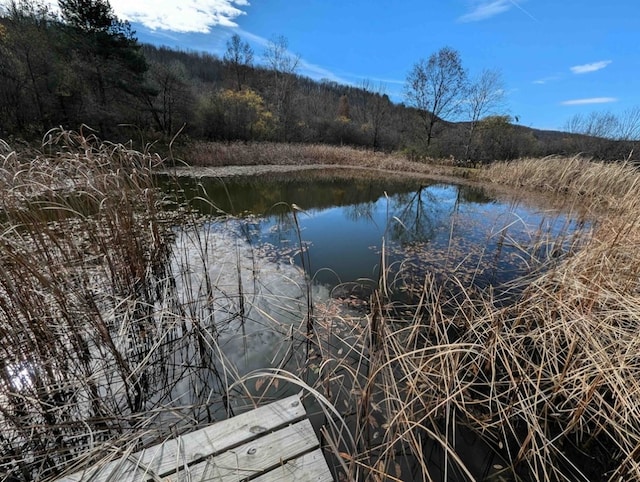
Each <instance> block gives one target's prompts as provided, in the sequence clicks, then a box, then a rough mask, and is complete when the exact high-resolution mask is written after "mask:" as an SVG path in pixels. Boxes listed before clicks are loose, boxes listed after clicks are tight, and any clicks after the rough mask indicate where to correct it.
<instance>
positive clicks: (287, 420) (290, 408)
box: [59, 395, 306, 482]
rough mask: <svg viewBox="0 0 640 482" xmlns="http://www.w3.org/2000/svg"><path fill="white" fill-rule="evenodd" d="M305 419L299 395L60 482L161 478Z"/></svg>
mask: <svg viewBox="0 0 640 482" xmlns="http://www.w3.org/2000/svg"><path fill="white" fill-rule="evenodd" d="M305 417H306V412H305V410H304V406H303V405H302V402H301V400H300V397H299V396H298V395H292V396H290V397H288V398H285V399H283V400H279V401H276V402H274V403H271V404H269V405H265V406H263V407H259V408H256V409H255V410H251V411H249V412H245V413H243V414H241V415H238V416H236V417H232V418H229V419H227V420H222V421H220V422H217V423H214V424H213V425H210V426H208V427H205V428H202V429H200V430H196V431H194V432H191V433H188V434H186V435H182V436H179V437H177V438H175V439H171V440H168V441H166V442H164V443H162V444H160V445H157V446H153V447H150V448H148V449H145V450H142V451H141V452H138V453H136V454H132V455H129V456H128V457H126V458H122V459H119V460H115V461H112V462H109V463H107V464H104V465H102V466H100V467H96V466H92V467H87V468H86V469H85V470H82V471H79V472H75V473H74V474H72V475H70V476H67V477H65V478H62V479H60V480H59V482H80V481H82V482H88V481H91V482H107V481H112V480H117V481H122V482H138V481H140V480H149V479H153V478H158V477H160V478H162V477H166V476H167V475H170V474H172V473H174V472H175V471H176V470H177V469H180V468H181V467H186V466H187V465H190V464H193V463H194V462H197V461H199V460H201V459H204V458H205V457H209V456H211V455H215V454H220V453H223V452H225V451H227V450H229V449H232V448H233V447H236V446H238V445H241V444H243V443H246V442H248V441H251V440H253V439H254V438H256V437H258V436H260V435H262V434H263V433H265V432H270V431H274V430H278V429H280V428H282V427H286V426H288V425H290V424H291V423H295V422H298V421H300V420H302V419H304V418H305Z"/></svg>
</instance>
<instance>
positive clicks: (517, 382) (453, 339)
mask: <svg viewBox="0 0 640 482" xmlns="http://www.w3.org/2000/svg"><path fill="white" fill-rule="evenodd" d="M482 175H483V176H485V177H486V178H489V179H491V180H494V181H496V182H504V183H509V184H511V185H514V186H516V187H521V186H526V187H531V188H534V189H535V188H537V189H540V188H544V189H549V190H552V191H557V192H563V193H565V194H566V195H569V196H578V197H580V198H581V199H583V201H584V202H585V203H588V204H589V205H592V207H593V208H594V209H596V210H597V212H599V213H600V215H601V216H602V213H603V212H606V216H604V217H602V218H601V219H598V220H596V222H595V223H594V227H593V229H592V232H591V234H590V235H586V234H585V237H584V238H583V240H582V244H581V245H580V249H578V250H575V251H572V252H571V253H570V254H569V255H568V256H567V257H566V258H565V259H563V260H562V261H560V262H559V263H554V264H553V265H550V266H551V267H550V269H547V270H546V271H545V270H543V271H542V272H540V273H539V274H538V275H537V276H536V277H535V278H533V279H531V278H529V279H528V280H527V284H526V285H525V286H523V291H522V294H521V295H520V296H519V298H518V299H517V300H516V301H515V302H513V303H511V304H509V305H507V306H504V305H503V304H501V303H496V302H495V300H494V299H493V295H492V293H493V291H492V290H487V291H486V292H483V293H478V291H477V290H476V289H474V288H473V287H472V286H469V285H466V284H463V283H460V288H461V289H460V291H459V292H458V296H456V297H455V298H453V299H452V298H449V296H448V295H447V291H446V290H443V284H442V282H441V281H438V282H436V281H435V279H436V278H435V276H433V275H428V276H427V277H426V279H425V280H424V282H423V284H421V285H417V286H415V285H414V286H412V287H410V289H412V290H413V292H414V294H415V299H416V300H417V301H416V302H415V303H413V304H412V305H402V306H399V305H398V304H397V303H393V302H391V300H390V298H388V296H386V294H387V293H388V292H389V290H390V289H391V288H390V281H389V280H387V279H386V278H385V277H384V276H383V277H382V278H381V280H380V285H379V289H378V290H377V291H376V293H374V297H373V299H372V301H371V304H370V310H369V311H368V313H367V315H366V322H365V323H361V322H360V323H358V322H357V318H353V317H347V316H345V315H342V316H341V315H334V316H332V317H331V316H330V317H328V318H327V319H326V320H325V322H326V323H327V325H326V332H327V333H330V334H331V337H330V339H329V340H330V342H327V341H326V340H325V344H324V345H322V344H321V346H323V347H324V352H323V356H322V360H323V362H322V364H321V365H320V366H319V371H320V377H319V382H318V383H319V386H323V387H324V388H325V391H326V392H327V393H329V394H331V396H332V400H333V401H334V402H335V403H336V404H338V405H339V406H340V407H341V408H342V410H343V411H344V413H348V414H351V417H350V424H351V426H352V427H353V433H354V434H356V436H357V443H358V450H357V451H356V452H355V453H353V452H350V453H346V454H345V453H344V452H343V453H342V455H341V456H342V458H343V461H344V462H346V464H347V465H348V467H349V468H348V470H346V471H345V472H344V473H343V477H345V478H346V479H349V480H352V479H355V478H359V479H361V480H545V481H556V480H566V481H587V480H610V481H623V480H624V481H628V480H640V463H639V462H638V460H639V457H638V454H639V453H640V424H639V423H638V420H640V408H639V407H640V357H639V356H638V353H639V349H640V324H639V323H640V311H639V310H640V254H639V253H638V250H637V246H638V243H639V242H640V230H639V226H638V218H639V217H640V201H639V196H638V195H637V192H636V188H637V186H638V183H640V173H638V172H637V170H635V169H633V168H632V167H631V166H630V165H628V164H627V163H620V164H615V163H612V164H601V163H591V162H589V161H585V160H581V159H576V158H573V159H545V160H538V161H537V162H536V161H534V160H525V161H516V162H513V163H509V164H502V165H496V166H493V167H490V168H488V169H486V170H485V171H484V172H483V174H482ZM605 207H606V208H607V209H606V211H605V210H604V208H605ZM542 261H543V260H542ZM449 282H452V283H456V282H457V280H456V279H455V278H452V275H451V276H449ZM460 293H462V296H459V294H460ZM319 343H322V342H319ZM469 439H472V440H473V441H472V442H469V441H468V440H469ZM335 440H336V441H335V442H334V443H333V445H335V446H339V445H340V443H341V442H343V443H344V438H343V437H342V435H341V434H336V435H335ZM345 446H346V444H345ZM345 451H346V450H345Z"/></svg>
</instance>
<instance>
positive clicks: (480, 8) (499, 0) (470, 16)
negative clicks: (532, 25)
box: [458, 0, 538, 22]
mask: <svg viewBox="0 0 640 482" xmlns="http://www.w3.org/2000/svg"><path fill="white" fill-rule="evenodd" d="M525 1H526V0H471V3H472V5H473V8H472V9H471V11H470V12H468V13H466V14H464V15H462V16H461V17H458V21H459V22H478V21H480V20H486V19H488V18H491V17H494V16H496V15H499V14H501V13H504V12H506V11H508V10H510V9H511V8H512V7H515V8H517V9H518V10H520V11H521V12H522V13H524V14H525V15H526V16H527V17H529V18H530V19H532V20H535V21H536V22H537V21H538V19H537V18H535V17H534V16H533V15H531V13H530V12H529V11H528V10H525V9H524V8H523V7H522V5H520V4H521V3H522V2H525Z"/></svg>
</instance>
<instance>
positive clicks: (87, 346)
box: [0, 131, 640, 481]
mask: <svg viewBox="0 0 640 482" xmlns="http://www.w3.org/2000/svg"><path fill="white" fill-rule="evenodd" d="M46 139H47V141H46V142H45V144H44V145H43V148H42V150H41V151H40V152H32V153H27V154H25V153H22V154H19V153H16V152H14V151H12V150H11V149H10V148H9V146H6V145H5V144H2V145H0V155H1V156H2V157H1V158H0V162H1V164H0V183H1V186H0V193H2V198H1V199H0V221H1V223H2V231H1V235H0V263H1V267H0V331H1V334H2V337H1V339H2V343H1V345H0V350H2V362H1V363H2V367H1V368H2V369H1V370H0V426H1V429H2V430H1V431H0V472H1V473H4V474H7V475H6V477H5V479H6V480H12V481H13V480H20V481H22V480H25V481H26V480H47V479H51V478H54V477H55V476H57V475H59V474H61V473H65V472H66V473H69V472H71V471H73V470H74V469H76V468H79V467H83V466H85V465H86V464H88V463H93V462H100V461H105V460H107V459H108V458H110V457H118V456H121V455H122V454H123V450H122V449H118V448H117V447H122V446H126V447H127V449H125V451H124V452H130V451H132V450H135V449H137V448H140V447H142V446H144V445H149V444H153V443H156V442H160V441H162V440H163V439H165V438H167V437H170V436H174V435H177V434H179V433H182V432H184V431H186V430H190V429H192V428H194V427H195V426H196V425H198V424H199V423H206V422H210V421H214V420H215V419H217V418H219V417H220V416H225V415H231V414H233V412H234V409H235V405H234V403H233V399H234V398H237V399H239V398H240V397H241V396H245V395H248V396H249V397H250V398H252V399H253V400H254V402H255V403H258V402H259V401H260V400H262V399H263V397H271V396H277V394H278V393H280V392H281V391H282V389H283V387H285V386H289V387H293V389H295V390H299V389H300V388H302V389H303V390H304V391H305V393H306V394H307V395H308V396H309V397H308V398H309V399H310V400H314V402H315V403H317V404H318V405H319V406H320V407H321V408H322V413H323V414H324V420H325V423H323V424H321V425H322V426H321V427H320V428H319V431H320V434H321V436H322V440H323V442H324V445H325V447H326V450H327V454H331V457H332V458H331V460H332V465H333V468H334V471H335V474H336V479H337V480H373V481H375V480H381V481H382V480H496V481H497V480H548V481H556V480H568V481H569V480H571V481H573V480H575V481H582V480H611V481H622V480H640V463H639V462H638V460H640V457H639V454H640V424H638V420H640V413H639V410H640V409H639V408H638V407H640V400H639V397H640V357H639V356H638V353H639V348H640V346H639V345H640V326H639V323H640V313H639V310H640V254H639V253H638V250H637V248H636V246H638V244H639V243H640V231H639V229H638V222H639V221H638V219H639V218H640V216H639V215H640V206H639V201H638V198H639V197H638V196H637V193H636V192H635V191H636V188H637V186H638V185H639V183H640V175H638V173H637V172H636V171H635V170H634V169H633V168H631V166H629V165H628V164H624V163H622V164H606V165H605V164H597V163H591V162H589V161H584V160H580V159H576V158H574V159H545V160H538V161H537V162H536V161H534V160H526V161H518V162H513V163H509V164H501V165H495V166H491V167H489V168H486V169H483V170H479V171H478V174H477V175H478V176H480V177H482V178H484V179H486V180H488V181H490V182H496V183H504V184H507V185H511V186H514V187H516V188H518V189H522V188H523V187H525V188H529V187H530V188H532V189H541V188H542V189H545V190H548V191H549V192H556V193H560V194H563V195H565V196H569V197H571V198H572V199H574V200H575V199H579V201H578V202H579V203H580V204H583V205H588V206H591V207H592V208H593V213H594V216H595V215H596V214H597V215H598V216H601V217H600V218H599V219H595V223H594V224H593V228H592V229H591V230H590V231H585V232H584V235H583V237H582V238H581V239H579V240H576V242H575V243H571V246H572V247H573V248H575V249H571V250H570V251H569V252H567V253H565V255H564V257H562V258H561V259H557V258H555V255H554V252H555V251H554V250H548V251H544V250H540V249H539V246H533V247H531V249H532V250H533V251H531V252H530V253H529V258H530V259H532V260H533V259H534V258H535V259H537V260H538V263H539V266H542V267H544V268H545V269H540V270H539V271H537V272H536V274H535V276H530V277H528V278H527V279H526V280H523V281H522V283H523V284H522V286H520V287H519V290H518V293H519V295H518V297H517V299H515V300H512V302H511V303H509V304H505V303H504V302H503V300H498V299H496V297H495V295H494V291H493V290H492V289H491V288H487V289H486V290H484V291H480V290H478V289H477V288H476V287H474V286H473V285H471V284H469V283H468V282H467V281H466V280H463V279H459V278H456V275H455V273H453V272H449V273H447V272H444V273H428V274H427V275H426V276H425V277H423V278H422V279H417V278H416V277H415V276H412V275H411V276H406V277H402V276H401V275H398V274H397V273H394V275H393V276H392V271H391V268H389V267H388V266H387V253H386V251H385V249H383V251H382V253H381V259H380V265H381V268H382V269H381V270H380V271H381V276H380V279H379V280H378V281H377V289H376V290H374V292H373V294H372V296H371V298H370V299H369V300H367V303H366V305H365V307H366V308H365V309H364V311H363V308H362V307H361V308H360V310H358V311H353V310H351V309H349V308H348V307H345V306H344V305H343V304H341V303H340V302H339V301H338V300H335V301H333V302H328V303H312V299H311V287H310V286H309V285H308V278H305V277H304V276H303V277H299V276H298V275H297V274H295V273H294V272H293V271H286V272H285V274H284V276H285V277H286V278H288V279H290V281H291V282H292V284H293V285H295V286H296V290H297V291H295V290H294V291H293V292H295V294H294V295H292V294H291V293H292V292H278V291H274V290H273V286H274V283H273V282H272V279H271V278H267V277H266V276H265V274H264V273H263V272H262V271H261V270H260V268H259V267H258V264H257V263H258V261H257V257H256V256H255V252H254V251H252V250H251V247H248V248H247V247H246V246H245V245H241V244H236V247H235V249H236V250H237V252H238V253H239V255H238V257H237V259H236V261H235V262H233V263H230V264H229V263H227V264H224V265H222V266H217V265H216V260H217V250H218V249H219V247H218V245H217V244H216V242H215V237H216V236H217V235H218V234H219V233H218V230H219V229H221V228H220V227H219V226H220V224H209V223H207V221H206V220H201V219H199V218H198V217H197V216H195V215H193V213H190V212H188V211H184V210H178V211H173V212H171V213H168V212H167V211H164V210H163V209H162V205H163V203H164V200H163V199H162V197H161V196H160V195H159V194H158V191H157V190H156V189H155V188H154V184H153V176H152V175H151V174H152V170H153V168H154V167H155V166H156V165H158V164H159V163H160V159H158V158H157V157H156V156H153V155H151V154H149V153H138V152H135V151H133V150H131V149H129V148H128V147H127V146H124V145H113V144H109V143H104V142H100V141H99V140H97V139H95V138H92V137H91V136H88V137H83V136H82V135H80V134H76V133H71V132H66V131H52V132H51V133H49V135H48V136H47V138H46ZM216 146H217V147H216V149H225V148H224V146H222V145H216ZM195 149H196V150H197V149H201V152H200V154H199V155H201V156H202V157H201V159H200V161H199V162H203V163H204V162H208V161H207V160H208V159H214V160H215V162H216V163H224V164H226V163H236V162H237V163H240V157H242V158H243V159H244V162H245V163H246V162H249V163H256V164H262V163H273V162H281V163H300V162H309V163H311V162H313V163H317V162H322V163H327V164H338V163H342V162H347V161H348V159H346V157H345V153H342V152H338V151H335V152H334V151H332V150H331V149H339V148H326V149H328V151H327V150H323V151H322V152H319V151H317V150H316V151H314V149H316V148H314V147H313V146H312V147H308V148H306V147H305V148H304V149H307V150H304V149H303V151H304V152H301V151H300V149H301V148H300V147H299V146H298V147H295V146H294V147H291V152H290V153H289V154H288V157H287V156H284V155H283V152H284V151H283V149H284V150H285V151H286V149H289V148H288V147H286V148H285V147H282V146H280V147H278V148H277V149H275V148H274V149H275V150H274V151H269V149H268V146H265V145H264V144H261V145H259V146H257V145H255V146H254V145H248V146H242V145H237V146H235V145H234V146H233V147H232V148H230V149H231V150H229V151H222V150H219V151H218V150H214V151H210V150H207V149H212V147H211V145H207V147H206V149H205V148H204V147H202V146H196V148H195ZM243 149H248V150H249V152H245V151H243ZM317 149H320V150H322V149H325V148H324V147H322V148H321V147H317ZM329 151H331V152H329ZM351 151H352V150H351ZM235 155H237V156H240V157H238V159H236V158H235V157H233V156H235ZM347 155H348V156H353V155H354V154H353V152H349V153H347ZM376 156H377V155H372V154H371V153H368V152H367V153H365V152H363V153H362V158H361V159H360V160H359V161H358V163H359V164H360V165H362V166H370V167H391V168H397V169H403V170H405V171H406V166H407V165H406V164H405V161H404V160H402V159H398V160H397V164H395V162H396V160H395V159H391V160H389V159H387V160H386V161H385V160H383V159H382V158H381V157H380V158H378V157H376ZM194 159H195V157H194ZM247 159H248V161H247ZM350 159H351V157H350ZM394 166H395V167H394ZM420 169H421V168H420ZM415 172H419V168H418V167H416V171H415ZM522 173H524V174H522ZM203 198H206V194H205V193H203ZM292 216H294V218H293V219H294V222H295V212H293V213H292ZM176 217H178V218H180V219H179V222H178V220H176ZM562 235H564V233H562ZM228 239H232V238H224V239H223V240H222V243H223V244H224V243H225V242H227V244H228V241H227V240H228ZM233 239H235V238H233ZM547 242H549V243H550V244H551V245H553V240H548V241H547ZM558 242H559V243H560V242H564V241H558ZM301 244H302V243H301ZM523 249H524V248H523ZM245 250H247V251H246V253H249V254H247V255H242V256H240V253H241V252H243V253H245ZM300 250H301V253H300V255H301V256H304V255H305V253H304V248H303V247H302V246H300ZM246 253H245V254H246ZM541 253H542V254H543V256H542V257H541ZM194 274H195V276H194ZM229 274H231V275H232V276H231V277H230V278H228V279H227V278H226V277H227V275H229ZM298 274H299V273H298ZM398 280H402V283H400V284H398ZM409 280H410V281H409ZM229 284H232V285H233V286H234V288H233V289H231V288H228V287H227V285H229ZM445 284H448V286H451V285H455V286H457V289H455V290H449V289H445ZM398 289H402V290H403V291H404V292H405V294H407V293H408V294H409V296H405V297H404V298H403V300H404V301H402V302H400V301H398V298H397V297H394V290H398ZM257 293H266V294H267V295H268V296H267V298H268V300H270V301H269V303H271V305H270V306H269V307H265V305H263V304H261V303H260V302H258V301H256V300H257V298H256V295H257ZM407 300H409V301H407ZM272 305H273V306H272ZM272 313H277V314H276V315H273V314H272ZM282 319H290V321H288V322H286V323H283V322H282V321H281V320H282ZM231 330H233V331H234V333H238V334H239V335H238V336H237V337H233V336H232V337H226V336H227V335H226V333H228V332H229V331H231ZM256 330H259V331H256ZM254 334H255V335H256V337H257V338H263V337H266V339H267V341H266V343H267V344H269V345H275V346H276V347H277V349H276V350H275V354H274V355H273V358H272V359H271V364H272V368H270V369H265V370H261V371H257V372H250V373H245V372H244V371H243V370H242V369H240V368H239V365H240V363H239V362H238V360H233V359H232V357H230V356H229V352H228V351H225V343H227V344H228V346H232V347H234V348H233V350H231V352H232V353H234V354H238V353H239V354H240V357H243V356H249V355H250V354H249V353H247V352H246V350H245V351H244V352H243V344H246V343H247V341H248V340H249V339H250V338H251V337H252V336H253V335H254ZM247 366H248V365H247ZM245 371H246V370H245ZM254 402H251V403H254ZM216 407H218V408H217V409H216Z"/></svg>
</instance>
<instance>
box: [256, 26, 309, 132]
mask: <svg viewBox="0 0 640 482" xmlns="http://www.w3.org/2000/svg"><path fill="white" fill-rule="evenodd" d="M264 61H265V63H266V64H267V66H268V67H269V68H270V69H271V70H272V71H273V74H274V77H273V89H272V99H273V105H274V111H275V113H276V114H277V116H278V120H279V121H280V125H281V127H282V128H283V129H284V137H285V139H286V137H287V130H288V127H289V124H290V121H291V119H290V117H291V94H292V86H293V85H292V84H293V79H294V75H295V73H296V70H297V69H298V64H299V63H300V55H297V54H292V53H291V52H289V41H288V40H287V39H286V37H283V36H279V37H274V38H272V39H271V40H269V43H268V45H267V48H266V50H265V52H264Z"/></svg>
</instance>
